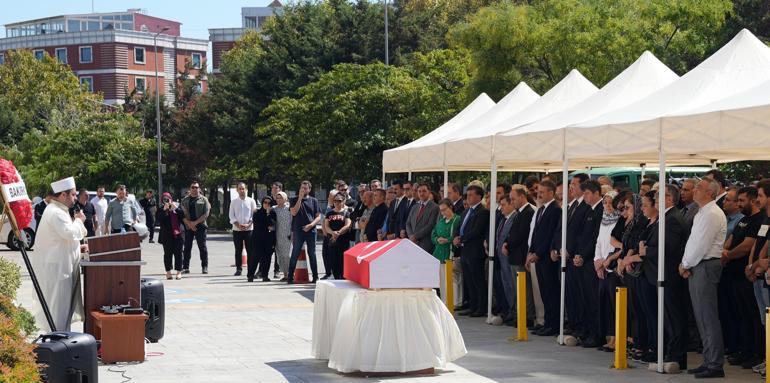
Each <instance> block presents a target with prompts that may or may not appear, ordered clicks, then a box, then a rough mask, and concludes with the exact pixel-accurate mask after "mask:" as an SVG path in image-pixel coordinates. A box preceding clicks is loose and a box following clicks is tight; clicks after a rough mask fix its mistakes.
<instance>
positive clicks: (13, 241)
mask: <svg viewBox="0 0 770 383" xmlns="http://www.w3.org/2000/svg"><path fill="white" fill-rule="evenodd" d="M0 219H1V220H2V222H3V227H2V228H0V243H3V242H4V243H5V245H6V246H8V248H9V249H11V250H19V248H20V247H21V242H20V241H19V239H18V238H16V235H15V234H14V233H13V230H11V221H10V220H9V219H8V217H7V216H6V215H5V214H1V215H0ZM36 227H37V223H36V222H35V221H34V219H33V220H32V223H30V227H28V228H26V229H24V243H25V244H26V246H25V247H26V249H27V250H30V249H32V247H33V246H34V245H35V228H36Z"/></svg>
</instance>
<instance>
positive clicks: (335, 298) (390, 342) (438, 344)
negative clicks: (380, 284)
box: [312, 281, 467, 373]
mask: <svg viewBox="0 0 770 383" xmlns="http://www.w3.org/2000/svg"><path fill="white" fill-rule="evenodd" d="M314 302H315V305H314V309H313V345H312V348H313V349H312V354H313V356H314V357H315V358H316V359H328V360H329V367H330V368H333V369H335V370H337V371H339V372H343V373H347V372H354V371H365V372H407V371H417V370H424V369H427V368H443V367H445V365H446V363H447V362H451V361H454V360H456V359H458V358H460V357H462V356H464V355H465V354H467V350H466V349H465V342H464V341H463V338H462V334H461V333H460V329H459V328H458V327H457V323H456V322H455V320H454V318H453V317H452V315H451V314H450V313H449V311H448V310H447V309H446V307H445V306H444V304H443V303H442V302H441V300H440V299H439V298H438V296H436V293H435V292H434V291H433V290H395V289H389V290H379V291H374V290H366V289H363V288H361V287H360V286H358V285H357V284H355V283H352V282H349V281H321V282H319V283H318V284H317V285H316V291H315V300H314Z"/></svg>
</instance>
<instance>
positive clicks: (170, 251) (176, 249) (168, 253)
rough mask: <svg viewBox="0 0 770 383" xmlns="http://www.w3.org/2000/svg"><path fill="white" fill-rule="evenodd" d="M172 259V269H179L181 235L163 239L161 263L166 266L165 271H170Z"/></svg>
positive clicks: (180, 264) (180, 261)
mask: <svg viewBox="0 0 770 383" xmlns="http://www.w3.org/2000/svg"><path fill="white" fill-rule="evenodd" d="M172 261H173V268H174V270H176V271H181V270H182V236H179V237H174V238H173V239H167V240H165V241H163V265H164V266H166V271H171V268H172Z"/></svg>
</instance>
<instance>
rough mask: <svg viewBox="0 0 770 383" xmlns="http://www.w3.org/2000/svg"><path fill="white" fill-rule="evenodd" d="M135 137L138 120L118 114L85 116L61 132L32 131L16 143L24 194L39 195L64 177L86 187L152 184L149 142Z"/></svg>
mask: <svg viewBox="0 0 770 383" xmlns="http://www.w3.org/2000/svg"><path fill="white" fill-rule="evenodd" d="M139 133H140V128H139V124H138V122H137V121H136V120H135V119H134V118H132V117H131V116H129V115H125V114H122V113H113V114H108V113H105V114H100V115H94V116H89V117H87V118H85V119H84V123H83V124H82V125H78V126H75V127H70V128H67V129H64V128H52V129H49V131H47V132H42V131H39V130H33V131H31V132H28V133H27V134H25V135H24V138H23V140H22V142H21V143H20V144H19V149H18V153H17V158H18V159H17V163H18V164H20V166H19V167H20V170H19V171H20V172H21V173H22V174H23V175H24V181H25V183H26V184H27V188H28V189H29V190H30V191H31V192H32V194H30V195H33V194H37V195H41V194H44V193H45V191H46V190H47V189H48V185H49V184H50V183H51V182H53V181H55V180H57V179H60V178H64V177H68V176H74V177H75V179H76V180H77V182H78V184H79V185H81V186H84V187H89V188H94V187H96V186H97V185H108V186H113V185H115V184H116V183H124V184H126V185H130V186H133V187H137V188H138V187H145V186H148V185H152V184H153V182H154V181H155V168H154V166H153V165H154V162H152V161H151V159H150V158H148V155H147V154H148V153H150V152H151V150H152V148H153V145H154V143H153V141H152V140H148V139H146V138H144V137H142V136H141V135H140V134H139ZM19 160H20V161H19Z"/></svg>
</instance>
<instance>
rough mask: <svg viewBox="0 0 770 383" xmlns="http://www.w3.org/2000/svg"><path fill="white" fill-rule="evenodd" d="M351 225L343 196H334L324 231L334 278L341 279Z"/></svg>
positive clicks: (348, 245)
mask: <svg viewBox="0 0 770 383" xmlns="http://www.w3.org/2000/svg"><path fill="white" fill-rule="evenodd" d="M351 227H352V221H351V220H350V213H349V212H348V208H347V206H345V196H343V195H341V194H337V195H335V196H334V208H333V209H332V210H329V211H328V212H327V213H326V218H325V219H324V232H325V233H326V238H327V240H328V245H327V246H328V251H329V261H330V262H331V271H332V275H334V279H343V274H344V273H343V259H342V257H343V255H344V254H345V251H346V250H347V249H348V248H349V247H350V236H349V232H350V229H351Z"/></svg>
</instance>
